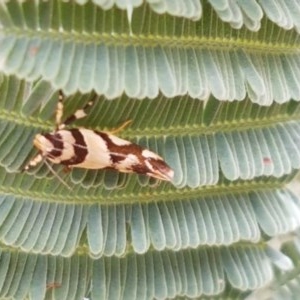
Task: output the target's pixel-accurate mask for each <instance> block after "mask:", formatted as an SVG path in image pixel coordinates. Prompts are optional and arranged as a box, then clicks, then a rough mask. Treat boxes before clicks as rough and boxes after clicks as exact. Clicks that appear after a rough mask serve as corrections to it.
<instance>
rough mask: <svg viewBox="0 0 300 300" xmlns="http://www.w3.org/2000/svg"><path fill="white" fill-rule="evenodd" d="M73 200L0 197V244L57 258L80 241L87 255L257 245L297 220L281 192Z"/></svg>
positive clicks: (295, 207) (289, 198)
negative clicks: (127, 200)
mask: <svg viewBox="0 0 300 300" xmlns="http://www.w3.org/2000/svg"><path fill="white" fill-rule="evenodd" d="M75 197H76V196H75V195H74V198H75ZM57 200H58V199H57ZM66 200H67V199H66ZM77 202H78V203H77V204H72V201H69V202H66V203H60V201H53V200H52V201H51V200H50V199H49V200H48V201H45V200H44V201H42V202H41V201H38V200H31V199H29V198H21V197H14V196H2V197H1V202H0V207H1V214H0V224H1V226H0V241H1V242H2V243H4V244H6V245H10V246H13V247H16V248H20V249H22V250H23V251H26V252H32V251H33V252H34V253H44V254H46V253H48V254H49V253H50V254H52V255H63V256H70V255H72V254H73V253H74V251H76V249H77V248H78V247H79V246H80V245H81V243H82V241H86V243H87V245H88V248H89V250H88V252H89V253H90V255H91V256H92V257H96V258H99V257H101V256H112V255H114V256H118V257H122V256H124V255H125V254H126V253H128V251H129V252H130V251H132V250H133V251H134V252H135V253H146V252H147V251H148V250H149V249H150V248H153V249H156V250H158V251H162V250H165V249H170V250H174V251H178V250H180V249H188V248H197V247H199V246H203V245H217V246H222V245H231V244H233V243H236V242H239V241H252V242H257V241H259V240H260V239H261V238H262V237H261V230H262V231H263V232H264V233H265V234H267V235H269V236H276V235H278V234H284V233H287V232H290V231H292V230H294V229H295V228H297V227H298V226H299V225H300V223H299V220H300V218H299V215H300V210H299V200H298V199H297V198H296V197H295V196H294V195H293V194H291V193H290V192H288V191H285V190H281V191H277V192H271V191H269V192H255V193H249V194H246V193H240V194H232V193H228V194H226V195H223V196H221V195H219V196H215V197H200V198H198V199H185V200H182V201H178V200H176V201H169V202H157V203H155V202H154V203H151V202H150V203H142V202H138V203H136V204H133V205H131V206H128V205H126V204H125V205H124V204H119V205H116V204H109V198H108V199H107V203H108V204H106V205H103V204H98V203H97V199H95V200H93V199H87V201H81V202H80V203H79V200H77ZM259 227H261V229H260V228H259Z"/></svg>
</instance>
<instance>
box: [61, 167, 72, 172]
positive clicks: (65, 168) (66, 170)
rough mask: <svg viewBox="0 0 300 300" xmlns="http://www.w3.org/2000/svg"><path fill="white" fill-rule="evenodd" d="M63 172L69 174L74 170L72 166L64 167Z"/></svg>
mask: <svg viewBox="0 0 300 300" xmlns="http://www.w3.org/2000/svg"><path fill="white" fill-rule="evenodd" d="M63 170H64V173H69V172H71V170H72V168H71V167H70V166H64V168H63Z"/></svg>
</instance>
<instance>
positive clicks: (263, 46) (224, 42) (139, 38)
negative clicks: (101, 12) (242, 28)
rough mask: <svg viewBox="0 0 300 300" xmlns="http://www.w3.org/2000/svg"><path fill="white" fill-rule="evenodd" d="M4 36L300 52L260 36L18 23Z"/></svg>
mask: <svg viewBox="0 0 300 300" xmlns="http://www.w3.org/2000/svg"><path fill="white" fill-rule="evenodd" d="M0 32H1V34H2V35H3V36H13V37H16V38H30V39H35V40H36V39H41V40H52V41H62V42H64V43H67V42H73V43H78V44H95V45H99V44H105V45H107V46H110V45H112V46H120V47H126V46H132V47H139V46H140V47H144V48H149V47H157V46H160V47H162V48H176V49H194V50H196V49H209V50H217V51H218V50H219V51H220V50H226V51H235V50H241V49H243V50H244V51H245V52H247V53H261V54H264V55H266V53H267V54H268V55H271V54H272V55H274V54H278V55H281V54H284V55H288V54H294V53H298V52H299V45H298V44H297V43H293V44H288V43H282V42H280V43H275V42H272V43H271V42H265V41H263V40H257V39H253V40H251V39H246V38H244V39H242V38H235V37H230V38H226V37H223V36H222V37H206V36H180V37H179V36H175V35H174V36H167V35H157V34H156V35H153V34H149V35H144V34H139V35H137V34H128V33H121V34H119V33H97V32H93V33H87V32H76V31H72V32H68V31H57V30H51V31H43V30H39V31H36V30H30V29H23V28H18V27H13V28H12V27H10V28H2V29H1V30H0Z"/></svg>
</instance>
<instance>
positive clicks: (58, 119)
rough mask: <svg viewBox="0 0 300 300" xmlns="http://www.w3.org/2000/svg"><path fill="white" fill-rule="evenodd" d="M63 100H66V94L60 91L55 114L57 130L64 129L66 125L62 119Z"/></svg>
mask: <svg viewBox="0 0 300 300" xmlns="http://www.w3.org/2000/svg"><path fill="white" fill-rule="evenodd" d="M63 100H64V95H63V93H62V91H59V95H58V102H57V106H56V115H55V124H56V130H58V129H62V128H63V127H64V124H62V123H61V119H62V116H63V113H64V104H63Z"/></svg>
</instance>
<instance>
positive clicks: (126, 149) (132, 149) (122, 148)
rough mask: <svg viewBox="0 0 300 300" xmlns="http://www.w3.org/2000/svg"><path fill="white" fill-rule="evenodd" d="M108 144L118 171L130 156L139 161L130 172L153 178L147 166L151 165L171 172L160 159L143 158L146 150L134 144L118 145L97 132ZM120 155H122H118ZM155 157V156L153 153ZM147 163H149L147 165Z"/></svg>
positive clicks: (105, 135)
mask: <svg viewBox="0 0 300 300" xmlns="http://www.w3.org/2000/svg"><path fill="white" fill-rule="evenodd" d="M95 133H97V134H98V135H100V137H101V138H102V139H103V140H104V141H105V142H106V145H107V148H108V150H109V152H111V153H112V154H110V157H111V160H112V162H113V164H114V167H115V168H116V169H117V170H118V163H120V162H122V161H123V160H125V159H127V158H128V157H129V155H135V156H136V157H137V159H138V161H139V163H138V164H137V163H136V162H134V163H133V164H132V165H130V168H128V171H131V172H135V173H139V174H144V175H146V174H147V175H149V176H153V175H154V174H153V171H152V170H151V169H150V168H149V167H148V166H147V165H149V163H150V164H151V167H152V168H153V169H154V170H157V171H158V170H169V169H170V168H169V166H168V165H167V164H166V163H165V162H164V161H163V160H162V159H160V158H159V157H158V158H157V159H156V158H153V157H145V156H143V154H142V153H143V150H145V148H143V147H141V146H139V145H137V144H134V143H130V144H124V145H116V144H115V143H114V142H113V141H112V140H111V139H110V137H109V135H108V134H106V133H104V132H95ZM149 151H150V150H149ZM118 153H119V154H120V155H118ZM153 155H155V154H154V153H153ZM146 161H147V163H146Z"/></svg>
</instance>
